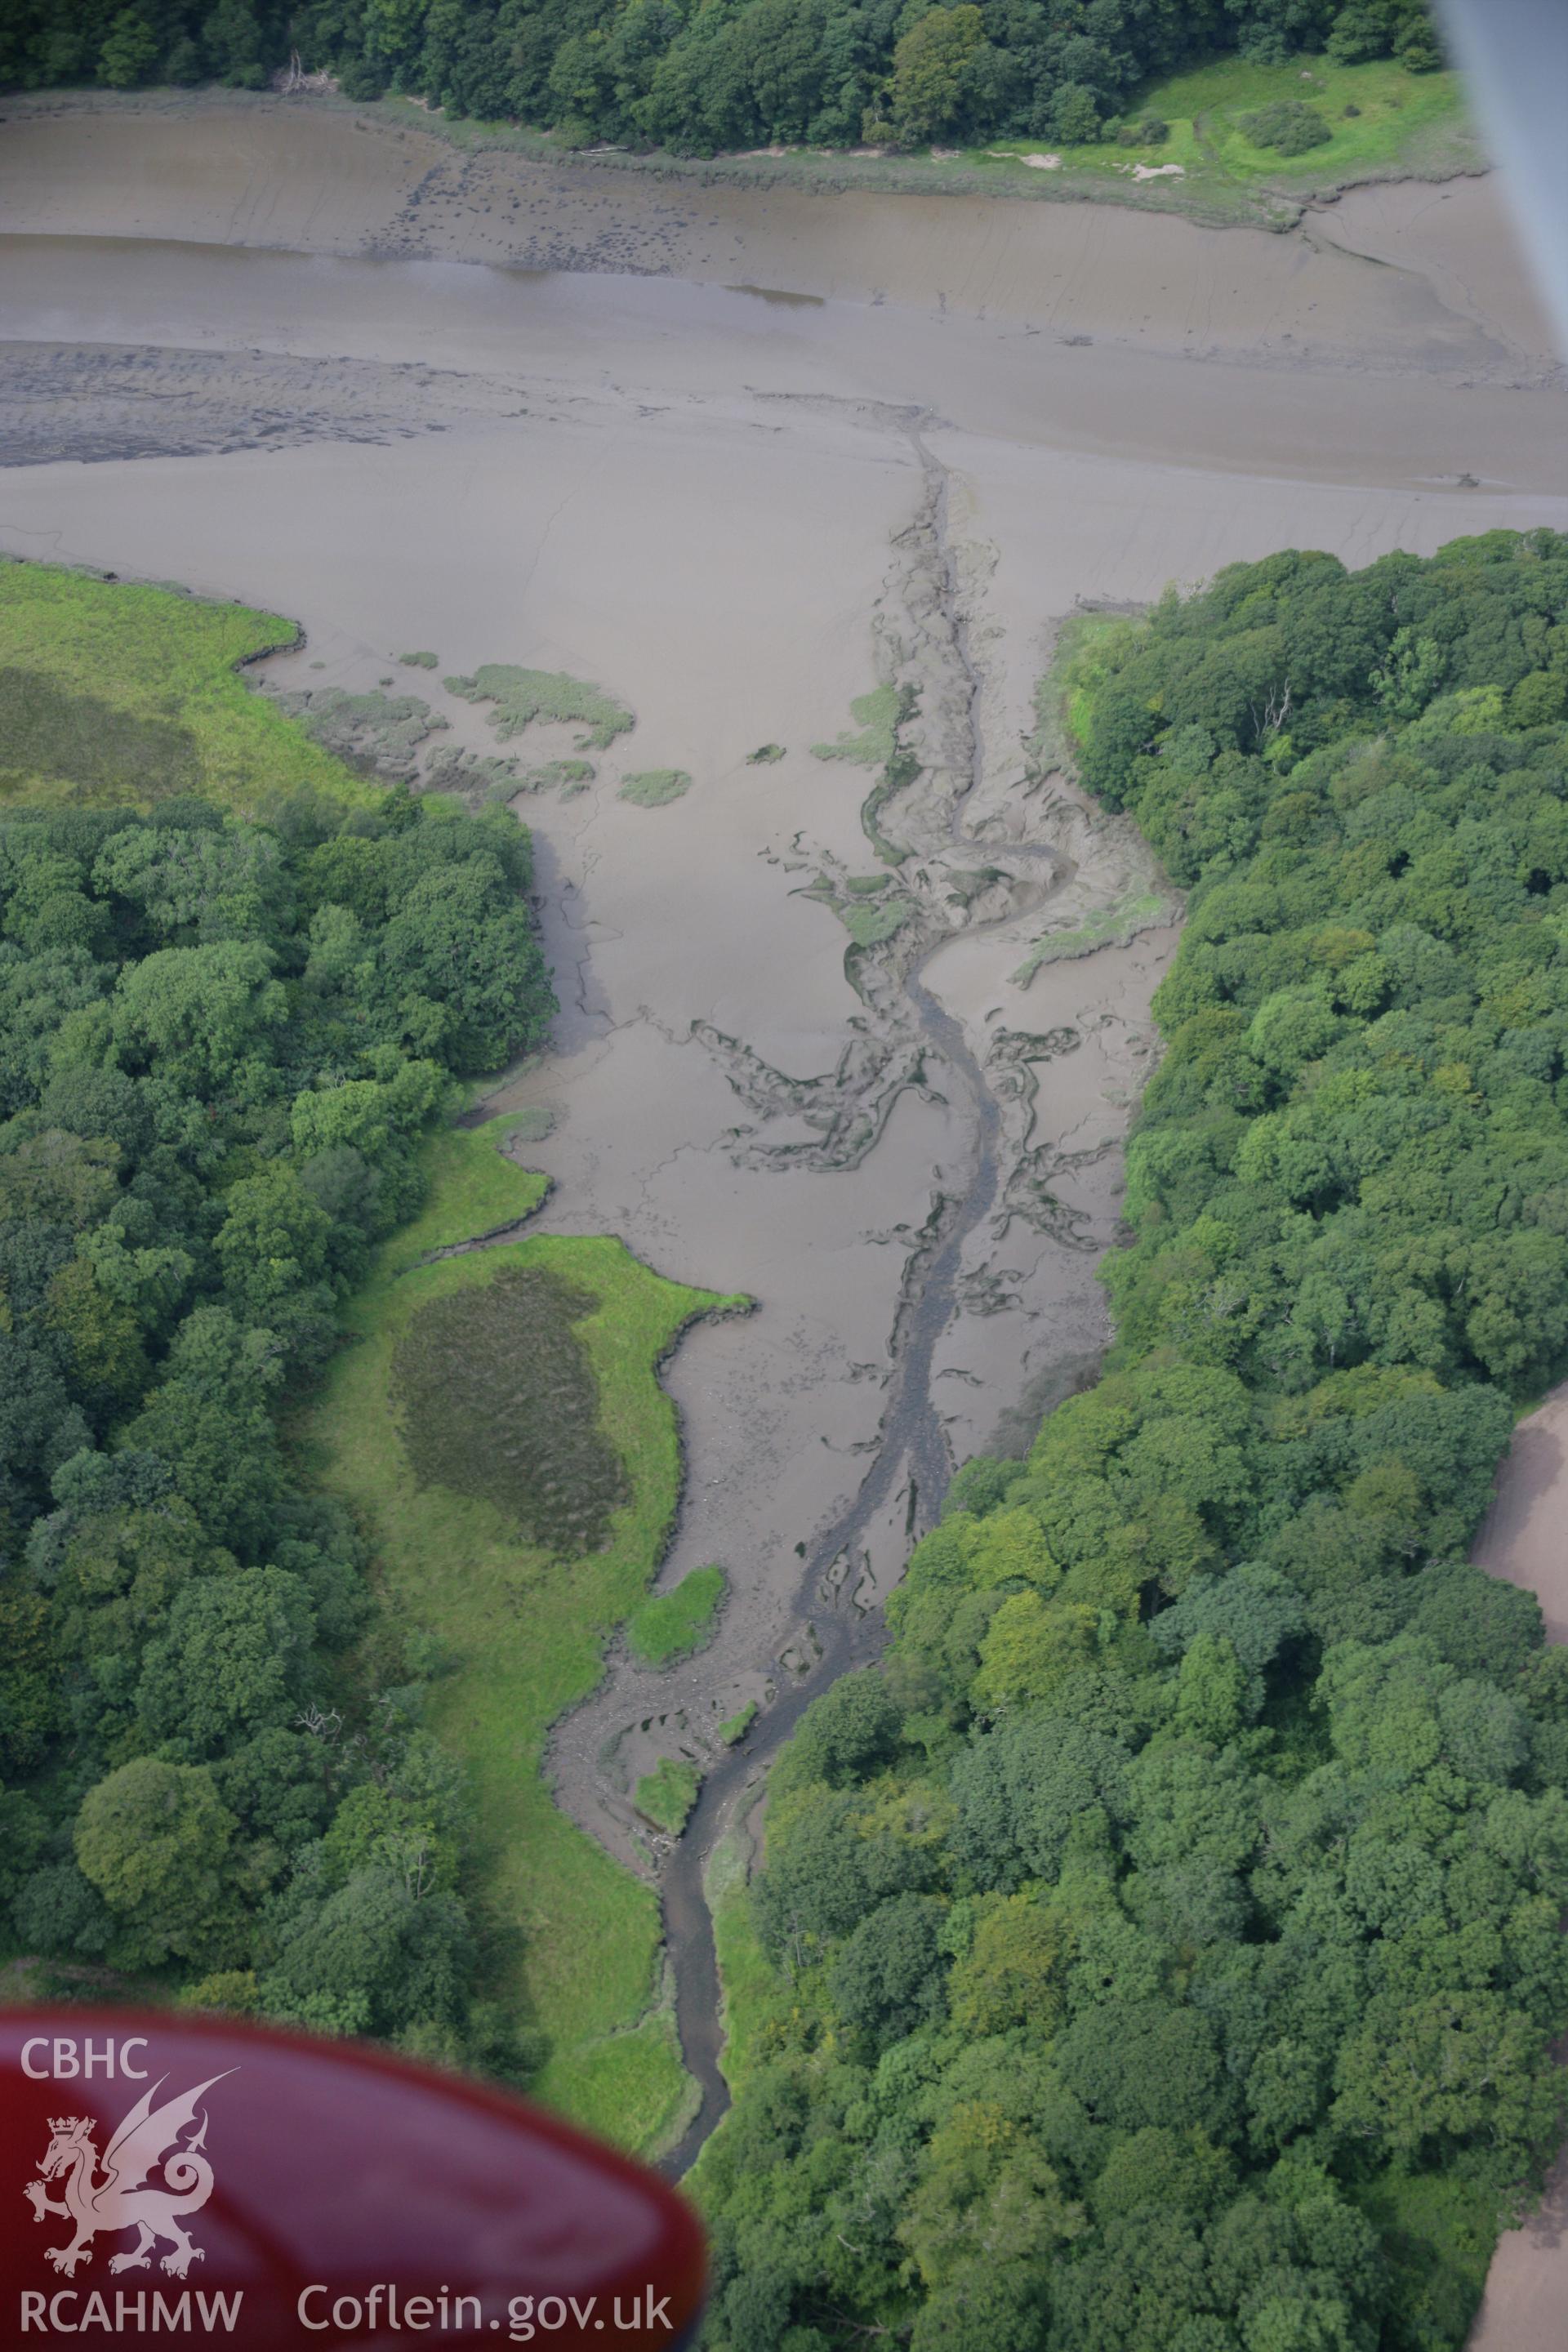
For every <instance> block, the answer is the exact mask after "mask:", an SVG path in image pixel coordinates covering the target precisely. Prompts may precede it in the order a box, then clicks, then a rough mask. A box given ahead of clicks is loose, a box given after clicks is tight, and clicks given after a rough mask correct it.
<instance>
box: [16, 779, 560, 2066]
mask: <svg viewBox="0 0 1568 2352" xmlns="http://www.w3.org/2000/svg"><path fill="white" fill-rule="evenodd" d="M529 861H530V850H529V841H528V836H527V835H526V834H525V833H524V832H523V831H522V830H521V828H520V827H519V826H518V825H517V824H515V822H514V821H513V819H512V817H511V816H510V814H509V813H508V812H506V811H505V810H501V809H496V810H492V811H490V812H489V813H488V814H486V815H484V816H482V817H479V818H478V819H474V818H469V817H467V816H463V815H460V814H455V813H454V812H452V811H451V810H450V809H448V808H444V807H441V806H438V805H437V804H434V803H430V804H422V803H418V802H416V801H415V800H414V799H413V798H412V797H411V796H410V795H408V794H407V793H389V794H387V795H385V797H384V802H383V803H382V805H381V806H380V808H379V809H375V810H365V809H359V810H355V809H352V808H345V807H343V806H342V805H338V804H333V803H329V802H327V801H325V800H321V801H315V800H307V799H303V798H296V799H293V800H289V801H285V802H281V803H278V804H277V805H275V806H274V807H273V808H272V809H271V810H270V812H269V813H268V814H265V815H264V816H262V817H259V818H258V819H257V820H256V821H240V820H238V819H235V818H231V817H226V816H225V815H224V814H221V813H220V812H219V811H218V810H217V809H216V808H214V807H213V806H211V805H210V804H209V803H206V802H205V801H203V800H200V799H195V798H190V797H178V796H176V797H171V798H167V799H164V800H163V801H162V802H160V803H156V804H155V805H154V807H153V813H152V814H151V815H150V816H142V815H141V814H135V813H132V812H129V811H126V810H107V809H101V808H93V807H89V806H79V807H74V808H73V807H68V806H63V807H60V806H58V807H52V808H32V809H29V808H26V807H16V808H14V809H12V810H11V811H10V812H8V813H7V814H6V815H5V819H4V822H3V823H0V909H3V917H0V933H3V936H0V1113H3V1115H4V1120H5V1123H4V1124H3V1125H0V1462H3V1464H4V1465H5V1466H4V1470H3V1472H0V1559H3V1560H4V1561H5V1566H4V1568H3V1570H0V1772H3V1774H4V1779H5V1784H6V1786H5V1794H4V1795H3V1796H0V1815H3V1822H0V1826H3V1835H0V1872H3V1874H4V1885H3V1890H0V1891H3V1894H4V1897H5V1901H6V1902H7V1904H8V1905H9V1909H10V1920H11V1925H12V1930H13V1934H12V1939H11V1940H12V1942H13V1948H19V1949H20V1950H22V1951H23V1952H25V1953H27V1954H29V1955H33V1954H40V1955H43V1956H45V1958H48V1959H52V1960H53V1961H55V1962H56V1963H58V1964H62V1965H66V1966H67V1967H68V1969H69V1970H72V1971H75V1972H76V1973H77V1974H78V1975H79V1973H80V1971H81V1969H83V1967H84V1966H85V1968H86V1969H87V1973H88V1978H89V1981H90V1980H91V1976H92V1969H93V1966H94V1965H95V1964H98V1965H101V1966H106V1967H107V1968H108V1969H111V1970H113V1971H116V1972H118V1973H119V1974H120V1975H121V1977H123V1976H125V1975H127V1974H128V1975H129V1976H130V1977H131V1978H132V1979H141V1980H142V1981H145V1982H149V1983H153V1982H156V1983H161V1984H162V1985H163V1986H164V1987H165V1988H167V1989H168V1990H178V1991H179V1992H180V1993H181V1995H182V1997H183V1998H184V1999H186V2000H189V2001H191V2002H193V2003H195V2004H196V2005H198V2006H206V2005H210V2006H219V2007H225V2008H235V2007H237V2008H239V2009H242V2010H243V2009H250V2010H259V2011H261V2012H262V2013H264V2014H267V2015H270V2016H274V2017H282V2018H293V2019H298V2020H302V2021H305V2022H307V2023H310V2024H312V2025H316V2026H319V2027H321V2028H324V2029H327V2030H330V2031H334V2032H369V2033H373V2034H376V2035H380V2036H383V2037H390V2038H392V2039H394V2040H395V2041H398V2042H401V2043H402V2044H403V2045H404V2046H405V2047H406V2048H410V2049H414V2050H417V2051H420V2052H423V2053H426V2054H428V2055H433V2056H437V2057H442V2058H447V2059H452V2060H459V2059H461V2060H467V2061H468V2062H470V2063H479V2064H483V2065H485V2066H487V2067H490V2068H493V2069H495V2070H497V2071H499V2072H500V2073H501V2074H507V2075H512V2076H516V2075H517V2074H520V2073H522V2072H524V2071H526V2070H527V2068H528V2066H529V2064H530V2063H531V2058H532V2057H533V2056H535V2055H536V2054H537V2053H535V2052H534V2051H533V2050H532V2049H531V2040H530V2037H529V2036H527V2035H521V2034H519V2033H518V2032H516V2031H515V2030H514V2023H513V2021H510V2020H509V2019H506V2018H503V2017H502V2016H500V2014H498V2013H497V2012H495V2011H492V2010H490V2009H489V2008H487V2007H486V2005H485V2004H484V2003H482V2002H478V2001H476V2000H473V1999H472V1997H471V1995H472V1988H473V1985H474V1982H475V1970H476V1962H477V1959H478V1958H479V1957H481V1950H480V1948H481V1945H482V1923H480V1922H479V1921H477V1920H476V1919H475V1918H474V1917H472V1916H470V1914H469V1909H468V1905H467V1903H466V1901H465V1885H466V1880H467V1876H468V1872H467V1864H466V1836H467V1815H468V1797H467V1795H466V1792H465V1787H464V1781H463V1776H462V1774H461V1772H460V1771H459V1769H458V1767H457V1765H456V1764H455V1763H454V1762H453V1761H452V1760H451V1759H449V1758H448V1757H447V1756H446V1755H445V1754H444V1753H443V1751H442V1750H441V1748H439V1747H438V1746H437V1743H436V1741H435V1740H434V1739H433V1738H431V1737H430V1735H429V1733H428V1732H427V1731H426V1730H425V1729H423V1728H422V1727H421V1720H420V1716H421V1698H422V1689H423V1684H424V1680H425V1677H426V1674H427V1673H428V1671H429V1669H430V1667H431V1666H432V1664H434V1663H435V1662H434V1660H433V1657H432V1656H431V1655H430V1654H429V1651H430V1644H429V1643H428V1640H427V1639H425V1640H423V1641H422V1640H421V1639H420V1638H419V1637H416V1636H410V1637H408V1638H406V1639H405V1638H404V1637H403V1636H402V1635H401V1634H400V1633H399V1632H398V1631H397V1629H396V1628H395V1625H394V1624H393V1622H392V1621H391V1620H390V1618H388V1617H385V1616H384V1615H383V1614H382V1613H381V1612H379V1611H378V1610H377V1607H376V1604H375V1602H374V1598H373V1595H372V1592H371V1590H370V1587H369V1585H368V1583H367V1581H366V1577H365V1573H364V1571H365V1569H366V1565H367V1562H366V1558H365V1552H364V1548H363V1543H362V1541H361V1538H360V1537H359V1536H358V1535H357V1534H356V1531H355V1529H354V1528H353V1525H352V1524H351V1522H350V1520H349V1518H348V1516H347V1514H346V1513H345V1512H344V1511H342V1509H341V1507H338V1506H336V1505H335V1504H332V1503H330V1502H328V1501H325V1500H323V1499H322V1498H321V1496H318V1495H312V1494H309V1493H306V1492H305V1491H303V1490H302V1489H301V1487H300V1485H299V1483H298V1482H297V1480H296V1478H295V1476H294V1475H293V1474H292V1471H291V1469H290V1467H289V1461H288V1459H287V1457H286V1455H285V1454H284V1452H283V1451H282V1449H281V1448H280V1444H279V1429H278V1425H277V1419H276V1416H277V1413H278V1411H279V1407H280V1406H281V1405H283V1404H284V1403H285V1402H287V1401H289V1399H290V1398H293V1397H297V1396H298V1394H299V1392H300V1389H301V1387H302V1386H304V1385H307V1384H308V1383H309V1382H310V1380H311V1378H312V1377H313V1376H314V1375H315V1373H316V1372H317V1371H318V1370H320V1368H321V1365H322V1363H323V1362H324V1360H325V1359H326V1357H327V1356H328V1354H329V1353H330V1352H331V1349H332V1348H333V1347H334V1345H335V1344H336V1338H337V1318H336V1309H337V1305H338V1302H339V1300H340V1298H341V1297H342V1294H343V1293H344V1292H345V1291H346V1290H348V1289H349V1288H350V1287H351V1286H353V1285H354V1284H356V1283H357V1282H358V1281H359V1280H360V1279H361V1278H362V1276H363V1273H364V1271H365V1268H366V1266H367V1264H368V1262H369V1259H370V1256H371V1253H372V1250H373V1248H374V1244H376V1243H377V1242H378V1241H379V1240H381V1239H382V1238H384V1236H385V1235H386V1234H389V1233H390V1232H391V1231H392V1230H393V1228H394V1227H395V1226H396V1225H398V1224H400V1223H403V1222H405V1220H406V1219H407V1218H408V1217H409V1215H410V1214H411V1213H412V1211H413V1209H414V1208H415V1207H416V1205H417V1202H418V1199H419V1194H420V1189H421V1180H420V1175H419V1171H418V1168H417V1165H416V1145H417V1143H418V1141H419V1139H420V1137H421V1135H422V1133H423V1132H424V1130H426V1129H427V1128H428V1127H429V1126H430V1124H431V1122H432V1120H433V1118H434V1117H435V1115H436V1114H437V1110H438V1109H440V1108H444V1107H445V1106H446V1105H447V1102H448V1100H449V1097H450V1094H451V1075H452V1074H454V1073H463V1072H468V1071H472V1070H477V1069H481V1068H483V1069H489V1068H491V1067H493V1066H496V1065H497V1064H498V1063H499V1062H500V1061H501V1060H503V1059H504V1058H505V1057H506V1056H507V1055H510V1054H511V1053H513V1052H515V1051H517V1050H519V1049H521V1048H522V1047H524V1046H526V1045H530V1044H532V1043H534V1042H536V1041H538V1040H539V1039H540V1038H541V1037H542V1034H543V1033H544V1029H545V1026H546V1024H547V1022H548V1019H549V1016H550V1013H551V1012H552V996H551V992H550V987H549V983H548V980H547V978H546V975H545V972H544V969H543V965H542V959H541V957H540V953H539V950H538V947H537V945H536V943H535V941H534V939H533V936H532V932H531V926H530V922H529V919H528V915H527V911H526V908H525V907H524V905H523V903H522V901H521V898H520V891H521V887H523V886H524V885H525V884H526V882H527V879H528V877H529V870H530V863H529Z"/></svg>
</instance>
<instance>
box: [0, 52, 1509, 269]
mask: <svg viewBox="0 0 1568 2352" xmlns="http://www.w3.org/2000/svg"><path fill="white" fill-rule="evenodd" d="M302 107H303V108H310V109H312V110H316V111H324V112H328V113H332V114H336V115H338V116H340V117H342V118H345V119H348V120H351V121H353V123H354V125H355V127H356V128H358V129H361V130H363V131H370V132H372V133H374V134H377V135H381V136H392V137H395V136H397V135H399V134H400V133H402V134H406V133H407V132H408V131H416V132H423V133H424V134H425V135H426V136H427V137H428V138H430V139H433V140H435V141H437V142H439V143H440V144H442V145H443V146H446V147H448V148H451V149H452V150H454V151H455V152H458V153H459V154H463V155H480V154H491V153H511V154H515V155H517V156H519V157H520V158H521V160H522V161H523V162H524V163H531V164H533V165H536V166H540V167H544V168H547V169H550V170H552V171H555V172H558V173H562V174H563V175H566V176H569V177H576V178H581V179H584V180H587V181H590V182H593V181H596V180H602V179H603V178H605V176H607V175H610V174H614V173H632V174H635V175H637V176H640V177H644V178H648V179H653V180H657V181H660V182H666V183H669V184H674V185H676V186H686V187H689V188H693V189H700V188H717V187H731V188H736V187H738V188H753V189H762V190H766V189H770V188H789V189H792V190H795V191H797V192H805V193H808V194H817V195H846V194H878V195H922V196H949V195H955V196H985V197H988V198H991V199H994V200H1001V201H1010V202H1014V203H1023V204H1092V205H1110V206H1112V207H1115V208H1118V209H1120V210H1122V211H1129V212H1160V213H1172V214H1174V215H1176V216H1177V217H1179V218H1181V219H1185V220H1190V221H1192V222H1193V223H1194V225H1195V226H1198V227H1200V228H1252V229H1268V230H1269V231H1271V232H1273V233H1275V234H1278V235H1281V236H1283V235H1288V234H1289V231H1291V230H1292V229H1294V228H1297V227H1299V226H1300V223H1301V221H1302V220H1303V219H1304V217H1305V216H1306V215H1307V214H1308V213H1310V212H1313V211H1318V210H1321V208H1322V207H1323V206H1324V205H1333V204H1335V203H1337V202H1338V200H1339V198H1340V197H1341V196H1342V195H1344V194H1347V193H1348V192H1349V191H1350V190H1351V189H1352V188H1361V187H1371V186H1377V185H1387V184H1397V183H1401V182H1405V181H1410V182H1414V183H1417V184H1423V185H1430V186H1436V185H1440V184H1442V183H1443V182H1445V181H1448V180H1457V179H1481V178H1485V177H1486V176H1487V174H1488V173H1489V172H1490V171H1491V169H1492V164H1491V162H1490V160H1489V157H1488V156H1487V155H1486V153H1485V152H1484V151H1483V150H1482V148H1481V147H1480V144H1479V141H1478V140H1477V138H1476V136H1475V134H1474V132H1473V131H1471V130H1470V129H1469V128H1468V126H1467V125H1465V124H1464V123H1463V122H1458V123H1455V124H1452V125H1445V126H1444V127H1443V129H1442V131H1441V132H1440V133H1438V134H1436V135H1430V134H1429V135H1427V136H1426V137H1425V138H1421V137H1418V138H1417V139H1415V140H1413V141H1412V142H1411V148H1410V151H1409V152H1407V153H1406V154H1405V155H1404V156H1402V157H1401V158H1400V159H1399V160H1398V161H1397V162H1396V163H1392V164H1389V165H1387V166H1386V167H1385V166H1382V165H1374V164H1367V165H1361V166H1357V167H1353V168H1352V169H1351V170H1349V171H1347V172H1346V173H1344V174H1343V175H1342V176H1341V175H1337V174H1336V175H1334V176H1331V177H1329V176H1322V177H1320V176H1317V175H1312V176H1310V177H1302V178H1299V179H1292V177H1291V176H1290V175H1289V173H1281V175H1280V177H1279V179H1278V180H1271V181H1268V182H1259V183H1258V184H1256V185H1255V186H1251V187H1244V186H1240V185H1237V186H1235V187H1234V188H1232V189H1230V190H1228V191H1227V192H1226V193H1227V195H1228V197H1229V199H1230V200H1229V201H1226V200H1225V199H1224V198H1222V196H1221V194H1220V192H1219V191H1218V190H1217V189H1215V188H1213V187H1196V186H1190V185H1188V184H1185V183H1184V182H1177V181H1173V180H1163V179H1155V180H1146V181H1142V182H1138V183H1132V182H1131V181H1129V182H1126V183H1121V182H1113V181H1110V180H1108V179H1106V178H1104V177H1102V176H1101V175H1100V174H1097V173H1074V172H1071V171H1065V170H1064V171H1062V172H1060V173H1045V172H1025V173H1018V174H1016V175H1009V176H1008V177H1007V178H1006V179H1005V180H1004V179H1003V178H1002V177H1001V175H1000V174H999V173H990V172H981V171H976V170H974V169H973V167H966V166H965V165H963V163H959V162H957V161H952V162H939V161H937V160H935V159H934V158H933V157H932V156H930V155H886V154H884V155H860V154H858V153H856V152H854V151H852V150H850V149H838V148H792V149H786V150H785V151H784V152H782V153H780V154H776V155H775V154H773V153H772V152H763V153H755V152H744V153H736V154H720V155H713V156H708V157H698V156H683V155H674V154H671V153H669V152H668V151H667V150H664V149H659V148H654V149H649V150H648V151H647V152H634V151H633V150H631V149H620V148H616V149H609V148H594V149H584V148H572V147H568V146H566V145H564V144H563V142H561V141H560V140H559V139H558V138H557V137H556V136H555V134H554V133H553V132H552V131H538V130H533V129H531V128H530V127H529V126H528V125H526V124H523V123H509V122H495V123H480V122H475V121H470V120H468V119H467V118H463V119H461V120H458V121H449V120H448V119H447V116H446V115H445V114H443V113H442V112H441V111H440V110H439V109H436V108H432V107H430V106H428V105H427V104H426V102H425V101H424V100H421V99H412V98H395V97H386V98H383V99H376V100H353V99H346V98H342V97H341V96H340V95H339V94H338V93H337V92H336V91H333V90H307V91H293V92H288V93H285V92H283V91H279V90H243V89H228V88H226V87H225V86H224V85H222V84H217V83H214V84H205V85H202V86H199V87H197V88H194V89H136V90H124V91H121V90H110V89H51V90H37V91H28V90H13V91H6V92H4V93H0V123H4V122H6V121H45V120H48V119H50V118H52V117H56V116H70V115H75V116H81V115H93V114H119V115H125V114H154V115H163V116H167V117H170V118H172V119H179V118H182V117H189V116H192V115H197V114H204V113H216V112H223V111H225V110H238V111H242V112H245V113H248V114H252V115H254V114H265V113H276V112H283V111H287V110H299V109H300V108H302Z"/></svg>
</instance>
